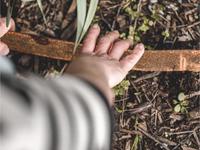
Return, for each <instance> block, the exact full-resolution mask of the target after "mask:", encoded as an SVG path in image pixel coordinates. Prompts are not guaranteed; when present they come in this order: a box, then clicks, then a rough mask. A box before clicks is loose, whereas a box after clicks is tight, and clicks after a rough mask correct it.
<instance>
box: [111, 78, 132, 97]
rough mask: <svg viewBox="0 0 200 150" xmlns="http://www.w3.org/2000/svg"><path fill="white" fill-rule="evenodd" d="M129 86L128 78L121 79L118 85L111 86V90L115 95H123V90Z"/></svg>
mask: <svg viewBox="0 0 200 150" xmlns="http://www.w3.org/2000/svg"><path fill="white" fill-rule="evenodd" d="M129 86H130V82H129V80H123V81H122V82H120V83H119V84H118V85H116V86H114V87H113V92H114V94H115V95H124V91H125V90H128V87H129Z"/></svg>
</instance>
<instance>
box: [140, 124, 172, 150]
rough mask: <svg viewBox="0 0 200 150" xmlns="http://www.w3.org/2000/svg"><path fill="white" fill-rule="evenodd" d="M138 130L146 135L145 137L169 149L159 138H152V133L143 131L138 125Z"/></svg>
mask: <svg viewBox="0 0 200 150" xmlns="http://www.w3.org/2000/svg"><path fill="white" fill-rule="evenodd" d="M138 130H139V131H140V132H142V133H143V134H144V135H146V136H147V137H149V138H151V139H152V140H154V141H155V142H156V143H158V144H160V145H162V147H164V148H165V149H166V150H170V149H169V148H168V147H166V146H165V145H164V144H163V143H161V142H160V141H159V140H157V139H156V138H154V137H153V136H152V135H150V134H149V133H147V132H145V131H144V130H142V129H141V128H139V127H138Z"/></svg>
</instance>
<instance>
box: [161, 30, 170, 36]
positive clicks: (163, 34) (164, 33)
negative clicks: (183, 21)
mask: <svg viewBox="0 0 200 150" xmlns="http://www.w3.org/2000/svg"><path fill="white" fill-rule="evenodd" d="M162 36H166V37H169V36H170V34H169V31H168V30H165V31H163V32H162Z"/></svg>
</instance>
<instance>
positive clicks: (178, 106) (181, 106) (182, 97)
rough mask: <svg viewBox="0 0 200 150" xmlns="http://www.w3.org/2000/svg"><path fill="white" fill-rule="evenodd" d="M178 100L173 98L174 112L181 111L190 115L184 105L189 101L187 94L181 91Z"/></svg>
mask: <svg viewBox="0 0 200 150" xmlns="http://www.w3.org/2000/svg"><path fill="white" fill-rule="evenodd" d="M178 100H179V101H180V102H178V101H177V100H173V103H174V105H176V106H175V107H174V112H176V113H178V112H180V111H181V113H183V114H186V115H187V116H188V110H187V109H186V108H185V107H184V106H188V104H189V102H187V101H185V94H184V93H179V95H178Z"/></svg>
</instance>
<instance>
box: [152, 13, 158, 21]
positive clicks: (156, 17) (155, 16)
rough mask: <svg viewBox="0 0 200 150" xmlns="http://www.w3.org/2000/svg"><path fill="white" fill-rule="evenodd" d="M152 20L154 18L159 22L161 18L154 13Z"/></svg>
mask: <svg viewBox="0 0 200 150" xmlns="http://www.w3.org/2000/svg"><path fill="white" fill-rule="evenodd" d="M151 18H154V19H155V20H159V19H160V17H159V16H158V15H157V13H156V12H153V14H152V15H151Z"/></svg>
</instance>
